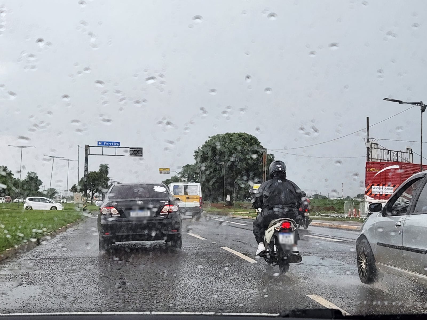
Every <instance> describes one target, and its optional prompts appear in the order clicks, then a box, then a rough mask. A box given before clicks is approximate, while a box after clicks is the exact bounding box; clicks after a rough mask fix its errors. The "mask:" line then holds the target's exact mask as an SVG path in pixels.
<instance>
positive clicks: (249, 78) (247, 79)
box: [245, 75, 252, 83]
mask: <svg viewBox="0 0 427 320" xmlns="http://www.w3.org/2000/svg"><path fill="white" fill-rule="evenodd" d="M245 80H246V82H248V83H249V82H251V80H252V78H251V76H250V75H247V76H246V77H245Z"/></svg>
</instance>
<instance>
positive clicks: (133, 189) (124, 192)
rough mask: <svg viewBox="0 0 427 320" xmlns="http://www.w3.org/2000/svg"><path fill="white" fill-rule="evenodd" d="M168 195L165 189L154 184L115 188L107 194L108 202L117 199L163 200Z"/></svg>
mask: <svg viewBox="0 0 427 320" xmlns="http://www.w3.org/2000/svg"><path fill="white" fill-rule="evenodd" d="M168 196H169V193H168V192H167V189H166V187H164V186H161V185H155V184H144V185H129V186H115V187H113V188H112V190H111V191H110V193H108V194H107V197H108V199H110V200H119V199H123V200H124V199H127V200H132V199H144V198H163V199H167V198H168Z"/></svg>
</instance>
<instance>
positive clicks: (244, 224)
mask: <svg viewBox="0 0 427 320" xmlns="http://www.w3.org/2000/svg"><path fill="white" fill-rule="evenodd" d="M230 223H233V224H238V225H239V226H247V224H246V223H240V222H233V221H230Z"/></svg>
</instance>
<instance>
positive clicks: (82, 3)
mask: <svg viewBox="0 0 427 320" xmlns="http://www.w3.org/2000/svg"><path fill="white" fill-rule="evenodd" d="M79 5H80V7H82V8H84V7H86V1H84V0H80V1H79Z"/></svg>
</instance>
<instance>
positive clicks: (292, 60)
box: [0, 0, 427, 196]
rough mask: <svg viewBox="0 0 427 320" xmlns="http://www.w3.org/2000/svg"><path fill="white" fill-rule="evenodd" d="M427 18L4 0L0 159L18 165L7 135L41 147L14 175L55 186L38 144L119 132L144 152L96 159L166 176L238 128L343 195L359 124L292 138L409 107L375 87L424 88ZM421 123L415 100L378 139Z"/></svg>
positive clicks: (348, 188) (398, 12)
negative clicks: (32, 175) (165, 170)
mask: <svg viewBox="0 0 427 320" xmlns="http://www.w3.org/2000/svg"><path fill="white" fill-rule="evenodd" d="M424 21H427V2H426V1H423V0H420V1H390V0H386V1H342V0H336V1H283V0H280V1H260V0H256V1H229V0H224V1H218V0H215V1H198V0H195V1H185V0H179V1H158V0H155V1H140V0H135V1H107V0H105V1H104V0H93V1H90V0H80V1H79V0H75V1H57V0H50V1H41V0H37V1H32V0H27V1H19V0H10V1H7V0H2V1H0V85H1V87H0V114H1V128H0V164H2V165H7V166H8V167H9V168H10V169H11V170H13V171H14V172H16V171H18V170H19V150H18V149H14V148H11V147H8V146H7V145H8V144H16V145H32V146H35V147H36V148H33V149H26V150H24V157H23V164H24V166H25V169H24V170H23V175H25V174H26V173H27V172H28V171H36V172H37V173H38V174H39V176H40V178H41V179H42V181H43V182H44V185H45V186H49V179H50V169H51V160H50V159H49V158H46V157H44V155H56V156H63V157H66V158H71V159H76V158H77V145H81V146H83V145H85V144H89V145H94V144H96V142H97V141H98V140H110V141H120V142H121V145H122V146H141V147H143V148H144V159H143V160H141V159H135V158H130V157H117V158H113V157H91V158H90V163H89V169H90V170H97V168H98V166H99V164H100V163H108V164H109V165H110V168H111V170H110V171H111V174H110V175H111V177H112V178H113V179H116V180H120V181H161V180H163V179H164V178H166V176H165V175H160V174H159V173H158V168H159V167H171V168H172V170H178V169H179V167H180V166H183V165H185V164H187V163H192V162H193V152H194V150H195V149H196V148H197V147H199V146H201V145H202V144H203V143H204V142H205V141H206V140H207V139H208V137H209V136H212V135H214V134H217V133H225V132H247V133H250V134H253V135H255V136H257V137H258V138H259V140H260V141H261V143H262V144H263V146H265V147H267V148H268V149H269V150H273V149H274V150H275V151H270V152H272V153H274V154H275V156H276V158H279V159H282V160H284V161H285V163H286V165H287V167H288V177H289V178H290V179H291V180H293V181H294V182H296V183H297V184H298V185H299V186H300V187H301V188H303V189H305V190H307V191H308V192H315V191H317V192H322V193H324V194H326V193H334V192H335V191H338V193H339V195H341V186H342V183H344V195H351V196H354V195H356V194H357V193H363V190H364V187H363V186H364V168H365V158H364V157H363V156H364V155H365V153H366V151H365V150H366V149H365V144H364V138H365V133H364V132H360V133H358V134H354V135H351V136H348V137H346V138H343V139H340V140H337V141H335V142H331V143H326V144H321V145H319V146H315V147H307V148H300V149H292V148H296V147H300V146H307V145H311V144H315V143H319V142H322V141H326V140H330V139H333V138H337V137H340V136H342V135H345V134H347V133H350V132H353V131H356V130H358V129H361V128H364V127H365V126H366V117H367V116H369V117H370V119H371V123H375V122H378V121H380V120H382V119H384V118H387V117H388V116H390V115H393V114H395V113H397V112H399V111H401V110H403V109H404V107H402V106H400V105H398V104H393V103H387V102H383V101H382V99H383V98H384V97H388V96H390V97H394V98H399V99H410V100H422V99H424V100H427V91H426V81H425V76H426V72H425V71H426V60H425V55H426V52H427V50H426V49H427V44H426V41H425V39H426V38H427V32H426V30H427V29H426V25H425V22H424ZM426 121H427V119H426ZM419 123H420V115H419V109H418V108H417V107H415V108H413V109H411V110H409V111H407V112H405V113H403V114H401V115H399V116H396V117H394V118H392V119H391V120H389V121H386V122H383V123H381V124H379V125H377V126H374V127H372V129H371V137H375V138H388V139H403V140H417V141H419V131H420V125H419ZM425 140H427V139H425ZM381 142H382V144H383V145H384V146H386V147H389V148H392V149H404V148H405V147H407V146H410V147H413V149H414V151H415V152H419V149H420V148H419V143H402V142H393V141H381ZM280 149H281V150H282V151H280ZM286 149H287V150H286ZM426 150H427V148H426ZM295 154H296V155H295ZM80 155H81V156H82V155H83V149H82V152H81V153H80ZM298 155H299V156H298ZM301 155H302V156H301ZM314 157H336V158H334V159H329V158H314ZM346 157H358V158H346ZM83 159H84V158H83V156H82V157H81V169H80V175H82V172H83ZM416 160H417V162H418V161H419V157H418V156H416ZM54 169H55V170H54V181H53V186H55V187H57V188H59V189H65V181H66V162H65V161H57V162H55V168H54ZM70 169H71V170H70V185H71V184H72V183H75V182H76V180H77V165H76V163H70Z"/></svg>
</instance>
